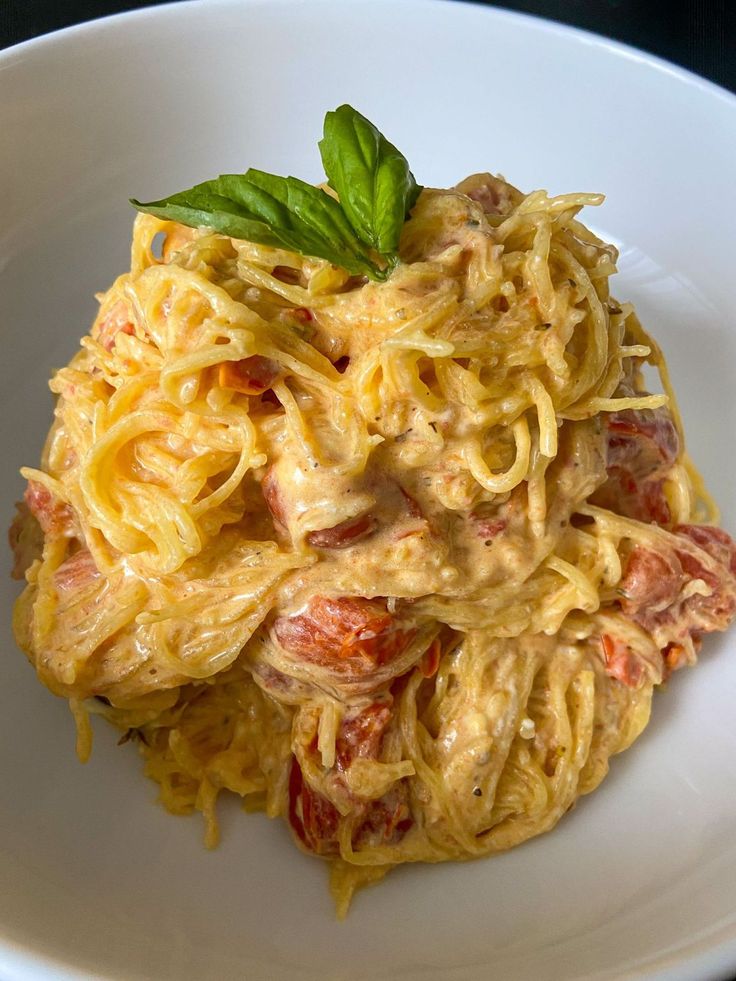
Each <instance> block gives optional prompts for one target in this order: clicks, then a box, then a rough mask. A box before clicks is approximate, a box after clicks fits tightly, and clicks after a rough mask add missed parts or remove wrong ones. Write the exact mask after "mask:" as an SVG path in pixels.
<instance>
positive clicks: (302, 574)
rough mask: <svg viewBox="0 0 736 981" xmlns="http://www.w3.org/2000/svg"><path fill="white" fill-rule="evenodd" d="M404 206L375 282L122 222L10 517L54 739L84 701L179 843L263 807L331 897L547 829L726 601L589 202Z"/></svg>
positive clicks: (158, 222)
mask: <svg viewBox="0 0 736 981" xmlns="http://www.w3.org/2000/svg"><path fill="white" fill-rule="evenodd" d="M361 118H362V117H361ZM389 146H390V145H389ZM290 180H291V179H290ZM315 191H316V189H315ZM319 193H320V194H324V196H325V197H329V198H330V200H331V201H332V202H333V203H334V202H335V201H336V198H335V196H334V194H333V192H331V191H326V192H324V191H319ZM416 194H417V195H418V196H416V197H415V198H414V201H412V200H411V198H410V197H409V198H407V204H408V212H409V216H408V218H407V220H406V221H404V220H403V219H404V217H405V216H404V215H402V216H401V221H400V222H399V225H398V229H397V235H398V234H399V233H400V239H399V240H398V244H397V246H396V255H395V257H394V258H393V259H392V260H391V261H390V262H389V261H388V260H387V261H386V262H383V261H382V259H381V255H384V254H385V255H388V252H387V251H386V252H385V253H382V252H380V250H379V251H375V250H374V251H373V253H371V256H372V258H371V261H372V262H373V263H374V267H375V268H374V272H375V275H371V272H370V269H369V268H368V267H366V269H367V270H368V271H366V272H363V273H361V272H360V271H358V272H356V271H355V270H354V269H353V270H352V271H351V268H350V263H349V262H347V260H346V265H347V268H344V267H341V266H340V265H339V263H337V262H335V261H330V260H329V259H328V258H322V257H320V253H319V252H317V253H316V254H314V253H312V252H306V254H305V253H304V252H300V251H298V250H296V249H295V248H286V247H284V246H283V245H280V244H278V243H276V244H274V243H271V242H270V241H269V242H267V243H265V244H264V243H263V242H262V241H257V240H247V239H244V238H237V237H233V236H232V235H230V234H225V233H223V232H222V231H221V230H220V231H217V230H213V227H212V225H210V226H209V227H208V226H207V225H206V224H205V223H204V222H203V221H202V222H201V223H200V225H199V227H196V228H193V227H189V226H188V225H184V224H181V223H179V222H177V221H173V220H170V219H169V218H162V217H155V216H154V215H152V214H150V213H144V214H140V215H139V216H138V217H137V219H136V223H135V231H134V238H133V248H132V267H131V271H130V272H129V273H127V274H125V275H122V276H120V278H119V279H117V280H116V282H115V283H114V284H113V285H112V287H111V288H110V289H109V290H108V291H107V292H106V293H104V294H102V295H101V296H100V297H99V300H100V309H99V314H98V316H97V318H96V320H95V322H94V324H93V326H92V329H91V332H90V334H89V336H86V337H84V338H83V340H82V346H81V350H80V351H79V353H78V354H77V355H76V356H75V357H73V358H72V360H71V362H70V363H69V365H68V366H66V367H65V368H62V369H61V370H60V371H58V372H57V373H56V374H55V376H54V378H53V380H52V382H51V389H52V391H53V392H54V393H55V394H56V396H57V397H58V400H57V403H56V409H55V417H54V422H53V425H52V427H51V431H50V433H49V436H48V440H47V443H46V447H45V450H44V453H43V459H42V469H40V470H25V471H24V476H25V477H26V478H27V480H28V487H27V491H26V494H25V502H24V503H23V504H21V505H20V506H19V512H18V516H17V517H16V519H15V521H14V523H13V526H12V528H11V542H12V545H13V548H14V551H15V555H16V574H17V575H18V576H19V577H22V576H23V575H24V574H25V577H26V579H27V585H26V587H25V589H24V591H23V593H22V595H21V596H20V598H19V600H18V602H17V606H16V613H15V632H16V636H17V639H18V642H19V644H20V646H21V647H22V648H23V650H24V651H25V652H26V653H27V655H28V657H29V658H30V660H31V662H32V663H33V665H34V666H35V668H36V671H37V672H38V676H39V678H40V679H41V681H42V682H43V683H44V684H45V685H47V686H48V688H50V689H51V691H53V692H54V693H56V694H57V695H60V696H63V697H65V698H67V699H69V700H70V703H71V706H72V709H73V711H74V714H75V717H76V719H77V724H78V730H79V747H80V751H81V754H82V755H83V756H84V755H86V754H87V753H88V752H89V734H90V733H89V722H88V713H94V714H96V715H102V716H104V717H105V718H106V719H108V720H109V721H110V722H111V723H113V724H114V725H115V726H117V727H118V728H119V729H120V730H121V731H122V733H123V734H124V735H123V739H122V740H121V741H135V742H136V743H137V745H138V747H139V749H140V752H141V753H142V755H143V757H144V759H145V770H146V773H147V774H148V776H149V777H151V778H152V779H154V780H155V781H157V782H158V783H159V784H160V794H161V800H162V802H163V804H164V805H165V806H166V807H167V808H168V809H169V810H171V811H172V812H174V813H176V814H185V813H189V812H191V811H193V810H195V809H196V810H199V811H201V812H202V813H203V814H204V817H205V820H206V827H207V831H206V841H207V844H208V845H214V844H215V843H216V841H217V822H216V815H215V806H216V800H217V797H218V795H219V794H220V793H221V792H222V791H226V790H227V791H231V792H232V793H233V794H236V795H238V796H239V797H241V798H242V800H243V803H244V806H245V808H246V809H247V810H257V809H258V810H265V811H266V813H267V814H269V815H270V816H272V817H276V816H280V817H283V818H284V820H285V821H286V822H287V823H288V825H289V827H290V829H291V832H292V834H293V837H294V840H295V842H296V843H297V844H298V845H299V846H300V847H301V848H302V849H304V850H306V851H307V852H309V853H311V854H314V855H317V856H320V857H323V858H325V859H328V860H329V862H330V863H331V869H332V887H333V892H334V894H335V897H336V900H337V903H338V909H339V911H340V912H341V913H344V911H345V910H346V909H347V905H348V903H349V901H350V897H351V896H352V893H353V891H354V890H355V888H356V887H358V886H360V885H363V884H365V883H368V882H372V881H375V880H377V879H379V878H381V877H382V876H383V875H384V874H385V873H386V872H387V871H388V870H390V869H391V868H392V867H393V866H395V865H397V864H400V863H402V862H417V861H425V862H439V861H444V860H448V859H453V860H454V859H469V858H475V857H477V856H481V855H488V854H491V853H494V852H498V851H502V850H504V849H507V848H510V847H512V846H514V845H516V844H518V843H520V842H522V841H524V840H526V839H527V838H529V837H531V836H533V835H537V834H539V833H540V832H543V831H546V830H548V829H550V828H551V827H552V826H553V825H554V824H556V822H557V821H558V819H559V818H560V817H561V816H562V815H563V814H564V813H565V811H567V810H568V809H569V808H570V807H571V806H572V805H573V804H574V802H575V800H576V799H577V798H578V796H580V795H581V794H586V793H588V792H590V791H591V790H593V789H594V788H595V787H596V786H597V785H598V784H599V783H600V781H601V780H602V779H603V777H604V776H605V774H606V772H607V770H608V765H609V758H610V757H611V756H612V755H613V754H614V753H618V752H620V751H621V750H623V749H625V748H626V747H628V746H629V745H630V744H631V743H632V741H633V740H634V739H635V738H636V737H637V736H638V735H639V733H640V732H641V731H642V729H643V728H644V726H645V725H646V723H647V721H648V718H649V711H650V701H651V697H652V692H653V689H654V687H655V686H656V685H658V684H660V683H661V682H662V680H663V679H664V678H666V677H667V676H668V675H669V674H670V672H672V671H673V670H675V669H676V668H679V667H681V666H682V665H686V664H692V663H694V661H695V659H696V653H697V651H698V648H699V646H700V642H701V637H702V636H703V634H705V633H708V632H710V631H715V630H723V629H725V628H726V627H727V625H728V624H729V622H730V621H731V620H732V618H733V616H734V613H735V612H736V548H735V547H734V543H733V542H732V541H731V539H730V538H729V536H728V535H727V534H726V533H725V532H723V531H721V530H720V529H719V528H717V527H715V526H714V525H713V524H712V523H708V522H712V520H713V518H714V516H715V512H714V510H713V509H712V505H711V504H710V503H709V500H708V498H707V495H706V493H705V491H704V489H703V488H702V485H701V484H700V481H699V478H698V477H697V475H696V474H695V472H694V471H693V469H692V467H691V465H690V463H689V460H688V458H687V456H686V455H685V453H684V449H683V437H682V430H681V426H680V421H679V417H678V414H677V411H676V408H675V406H674V403H673V401H672V397H671V393H670V395H669V397H668V396H667V395H661V394H649V393H648V392H647V391H646V389H645V384H644V380H643V376H642V371H641V369H642V366H643V365H644V364H650V365H656V366H657V367H658V368H659V369H660V370H661V371H662V377H663V382H664V387H665V389H668V383H667V378H666V374H665V373H664V365H663V361H662V357H661V354H660V352H659V349H658V348H657V346H656V344H655V343H654V342H653V341H652V340H651V339H650V338H649V337H648V336H647V334H646V333H645V332H644V330H643V329H642V327H641V325H640V324H639V321H638V320H637V318H636V315H635V314H634V312H633V310H632V308H631V307H630V306H629V305H626V304H619V303H617V302H616V301H615V300H614V299H613V298H612V297H611V295H610V294H609V277H610V276H611V274H612V273H614V272H615V261H616V251H615V249H614V248H613V247H612V246H610V245H606V244H604V243H602V242H601V241H600V240H599V239H598V238H596V236H595V235H593V234H592V233H591V232H590V231H589V230H588V229H587V228H586V227H585V226H584V225H582V224H581V223H580V222H579V221H578V219H577V217H576V216H577V214H578V212H579V211H580V209H581V207H582V206H584V205H586V204H598V203H600V201H601V200H602V199H601V198H600V196H598V195H586V194H572V195H562V196H559V197H549V196H548V195H547V194H546V193H545V192H544V191H535V192H534V193H532V194H528V195H525V194H523V193H521V192H520V191H518V190H517V189H516V188H515V187H513V186H512V185H510V184H508V183H506V181H504V180H502V179H501V178H498V177H493V176H491V175H489V174H480V175H476V176H473V177H470V178H468V179H467V180H465V181H463V182H462V183H461V184H459V185H458V186H457V187H455V188H451V189H449V190H436V189H429V188H424V189H421V192H420V190H419V189H418V188H417V190H416ZM315 248H316V247H315ZM366 254H367V253H366ZM361 261H362V260H361Z"/></svg>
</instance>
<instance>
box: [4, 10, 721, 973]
mask: <svg viewBox="0 0 736 981" xmlns="http://www.w3.org/2000/svg"><path fill="white" fill-rule="evenodd" d="M155 2H159V0H155ZM168 2H169V3H172V2H176V0H168ZM396 2H397V3H398V2H400V0H396ZM455 2H457V0H455ZM475 2H478V3H484V2H485V0H475ZM149 6H153V0H0V48H4V47H8V46H9V45H11V44H17V43H18V42H20V41H25V40H27V39H28V38H32V37H36V36H37V35H39V34H46V33H47V32H49V31H55V30H58V29H59V28H61V27H67V26H68V25H70V24H76V23H79V22H81V21H85V20H92V19H94V18H96V17H104V16H106V15H107V14H114V13H119V12H121V11H124V10H135V9H136V8H138V7H149ZM488 6H497V7H505V8H507V9H509V10H519V11H523V12H524V13H529V14H535V15H537V16H540V17H547V18H549V19H551V20H556V21H560V22H562V23H565V24H572V25H574V26H575V27H582V28H585V29H586V30H589V31H595V32H596V33H598V34H604V35H606V36H607V37H611V38H615V39H616V40H619V41H624V42H626V43H627V44H631V45H634V46H635V47H637V48H643V49H644V50H645V51H651V52H653V53H654V54H657V55H659V56H660V57H662V58H667V59H668V60H669V61H673V62H675V64H678V65H683V66H684V67H685V68H689V69H690V71H693V72H696V73H697V74H699V75H703V76H704V77H705V78H709V79H710V80H711V81H713V82H717V83H718V84H719V85H722V86H724V87H725V88H728V89H730V90H731V91H732V92H736V0H669V2H667V3H664V2H663V0H509V2H505V3H495V4H490V3H488ZM693 981H698V979H693ZM734 981H736V979H734Z"/></svg>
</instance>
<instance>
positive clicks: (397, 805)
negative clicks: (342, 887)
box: [353, 782, 414, 849]
mask: <svg viewBox="0 0 736 981" xmlns="http://www.w3.org/2000/svg"><path fill="white" fill-rule="evenodd" d="M413 824H414V819H413V818H412V816H411V808H410V807H409V794H408V790H407V787H406V784H405V783H403V782H402V783H399V784H397V785H396V786H395V787H392V788H391V790H389V792H388V793H387V794H385V795H384V796H383V797H381V798H380V799H379V800H373V801H371V802H370V804H368V806H367V808H366V814H365V819H364V820H363V823H362V824H361V825H360V827H359V828H358V830H357V832H356V834H355V835H354V836H353V847H354V848H356V849H360V848H361V847H371V846H374V847H375V846H376V845H394V844H397V843H398V842H399V841H401V839H402V838H403V837H404V835H405V834H406V833H407V831H409V829H410V828H411V827H412V825H413Z"/></svg>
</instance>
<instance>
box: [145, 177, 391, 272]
mask: <svg viewBox="0 0 736 981" xmlns="http://www.w3.org/2000/svg"><path fill="white" fill-rule="evenodd" d="M131 204H132V205H133V206H134V207H135V208H137V209H138V210H139V211H145V212H147V213H148V214H153V215H156V216H157V217H158V218H164V219H170V220H173V221H178V222H180V223H181V224H183V225H191V226H193V227H206V228H213V229H214V230H215V231H218V232H221V233H222V234H224V235H230V236H232V237H233V238H241V239H247V240H249V241H252V242H260V243H261V244H262V245H271V246H276V247H280V248H286V249H289V250H291V251H294V252H299V253H301V254H302V255H308V256H316V257H319V258H320V259H326V260H327V261H328V262H331V263H333V264H334V265H337V266H341V267H342V268H343V269H347V271H348V272H350V273H354V274H356V275H361V276H369V277H370V278H371V279H385V278H386V276H387V275H388V271H389V270H388V269H383V268H381V267H379V266H378V265H376V263H374V262H373V261H372V260H371V259H370V258H369V257H368V256H367V255H366V254H365V247H364V246H363V245H362V244H361V242H360V241H359V240H358V238H357V237H356V235H355V233H354V232H353V230H352V228H351V226H350V223H349V222H348V221H347V219H346V218H345V215H344V213H343V211H342V209H341V207H340V205H339V204H338V203H337V201H335V200H334V198H332V197H330V195H329V194H327V193H325V191H323V190H321V189H320V188H317V187H313V186H312V185H311V184H306V183H305V182H304V181H300V180H297V178H295V177H276V176H275V175H273V174H266V173H264V172H263V171H259V170H249V171H248V172H247V173H246V174H223V175H222V176H220V177H217V178H215V179H214V180H211V181H205V182H204V183H202V184H197V185H196V186H195V187H192V188H190V189H189V190H187V191H181V192H180V193H178V194H174V195H172V196H171V197H168V198H163V199H162V200H160V201H150V202H145V203H144V202H140V201H136V200H134V199H132V200H131Z"/></svg>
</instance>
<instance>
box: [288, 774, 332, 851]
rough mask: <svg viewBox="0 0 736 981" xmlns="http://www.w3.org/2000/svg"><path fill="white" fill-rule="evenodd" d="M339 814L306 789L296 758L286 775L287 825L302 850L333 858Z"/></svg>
mask: <svg viewBox="0 0 736 981" xmlns="http://www.w3.org/2000/svg"><path fill="white" fill-rule="evenodd" d="M339 822H340V812H339V811H338V810H337V808H336V807H335V805H334V804H332V803H331V802H330V801H329V800H327V798H326V797H323V796H322V794H318V793H317V792H316V791H315V790H312V788H311V787H310V786H309V784H308V783H307V782H306V780H305V779H304V776H303V775H302V771H301V767H300V766H299V763H298V762H297V760H296V757H292V759H291V772H290V773H289V824H290V825H291V827H292V828H293V829H294V832H295V834H296V836H297V837H298V838H299V840H300V841H301V842H302V844H303V845H304V847H305V848H308V849H309V851H311V852H314V854H315V855H335V854H337V852H338V851H339V848H338V845H337V831H338V826H339Z"/></svg>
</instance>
